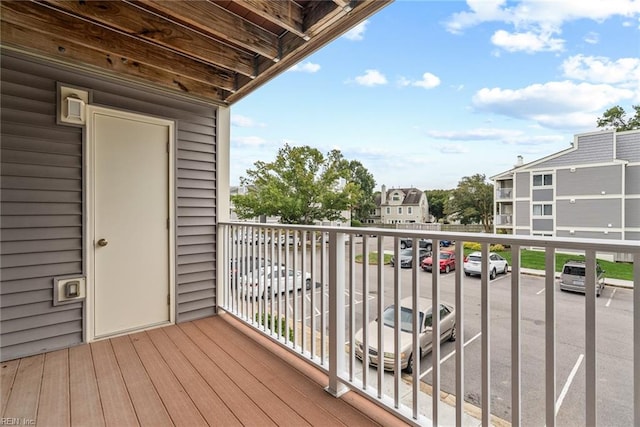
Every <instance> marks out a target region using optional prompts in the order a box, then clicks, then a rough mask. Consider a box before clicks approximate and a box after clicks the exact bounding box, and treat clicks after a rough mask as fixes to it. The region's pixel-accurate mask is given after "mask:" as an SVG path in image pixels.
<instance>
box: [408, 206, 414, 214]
mask: <svg viewBox="0 0 640 427" xmlns="http://www.w3.org/2000/svg"><path fill="white" fill-rule="evenodd" d="M412 214H413V210H412V209H411V207H408V208H407V215H412Z"/></svg>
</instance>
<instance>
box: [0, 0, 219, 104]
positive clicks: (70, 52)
mask: <svg viewBox="0 0 640 427" xmlns="http://www.w3.org/2000/svg"><path fill="white" fill-rule="evenodd" d="M5 11H6V9H5V8H4V2H3V3H2V13H3V15H4V13H5ZM3 19H4V16H3ZM0 34H1V37H2V43H3V44H4V45H5V46H7V47H16V48H18V49H20V50H23V49H25V48H26V49H27V50H28V51H31V52H33V53H37V54H40V55H46V56H47V57H49V58H55V59H59V60H61V61H63V62H65V63H75V64H78V65H81V66H83V67H94V69H99V70H101V71H105V70H109V71H112V72H116V73H118V74H120V75H121V76H123V77H125V78H129V79H131V80H135V81H138V82H139V83H143V84H146V85H150V84H155V86H156V87H163V88H165V89H168V90H171V91H178V92H181V93H183V94H185V95H190V96H193V97H197V98H200V99H211V100H217V101H221V102H222V101H225V99H226V93H224V92H223V91H222V90H220V89H218V88H217V87H216V86H214V85H212V84H211V83H203V82H202V81H197V80H195V79H190V78H187V77H184V76H181V75H178V74H175V73H171V72H169V71H166V70H164V69H161V68H158V67H152V66H147V65H146V64H142V63H139V62H137V61H129V60H127V59H126V58H123V57H122V56H120V55H114V54H112V53H110V52H106V51H101V50H96V49H92V48H88V47H87V46H86V44H78V43H74V42H71V41H69V40H68V39H62V38H59V37H55V36H51V35H49V34H47V36H46V37H37V36H38V35H39V34H40V33H39V32H38V31H37V30H35V29H34V27H20V26H19V25H15V24H13V23H11V22H9V21H5V22H3V23H2V26H1V27H0Z"/></svg>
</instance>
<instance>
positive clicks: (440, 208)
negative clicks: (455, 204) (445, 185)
mask: <svg viewBox="0 0 640 427" xmlns="http://www.w3.org/2000/svg"><path fill="white" fill-rule="evenodd" d="M452 191H453V190H426V191H425V193H426V194H427V201H428V202H429V213H430V214H431V215H433V217H434V218H435V222H440V220H441V219H445V218H446V217H447V214H446V213H445V208H446V206H447V202H448V201H449V197H450V196H451V192H452Z"/></svg>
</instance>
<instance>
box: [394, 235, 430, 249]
mask: <svg viewBox="0 0 640 427" xmlns="http://www.w3.org/2000/svg"><path fill="white" fill-rule="evenodd" d="M418 246H419V247H421V248H422V249H426V250H428V251H430V250H431V248H432V247H433V245H432V243H431V239H420V240H418ZM412 247H413V239H412V238H410V237H401V238H400V249H406V248H412Z"/></svg>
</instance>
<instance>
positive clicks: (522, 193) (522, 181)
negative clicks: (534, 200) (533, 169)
mask: <svg viewBox="0 0 640 427" xmlns="http://www.w3.org/2000/svg"><path fill="white" fill-rule="evenodd" d="M530 186H531V179H530V178H529V172H518V173H516V197H529V191H530Z"/></svg>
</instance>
